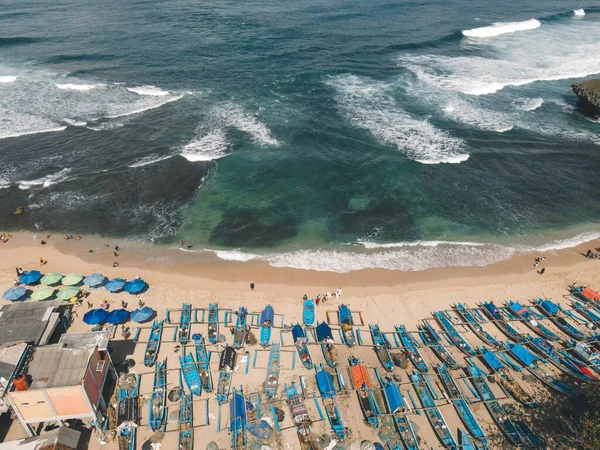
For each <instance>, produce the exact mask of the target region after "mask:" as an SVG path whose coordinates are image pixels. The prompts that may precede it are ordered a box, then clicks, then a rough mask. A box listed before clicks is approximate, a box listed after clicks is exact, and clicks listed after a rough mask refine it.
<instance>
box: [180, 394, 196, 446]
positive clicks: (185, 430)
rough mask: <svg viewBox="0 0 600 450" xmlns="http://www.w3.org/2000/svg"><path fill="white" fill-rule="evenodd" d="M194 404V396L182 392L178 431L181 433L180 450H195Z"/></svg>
mask: <svg viewBox="0 0 600 450" xmlns="http://www.w3.org/2000/svg"><path fill="white" fill-rule="evenodd" d="M193 417H194V406H193V403H192V396H191V395H188V394H186V393H185V392H184V391H183V390H182V392H181V399H180V400H179V420H178V421H177V432H178V433H179V450H193V448H194V425H193Z"/></svg>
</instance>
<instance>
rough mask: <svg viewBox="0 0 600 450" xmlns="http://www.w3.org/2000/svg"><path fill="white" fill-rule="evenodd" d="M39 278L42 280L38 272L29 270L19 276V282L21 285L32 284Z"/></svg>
mask: <svg viewBox="0 0 600 450" xmlns="http://www.w3.org/2000/svg"><path fill="white" fill-rule="evenodd" d="M40 278H42V274H41V273H40V271H39V270H30V271H29V272H25V273H24V274H23V275H21V278H19V281H20V282H21V284H33V283H35V282H36V281H38V280H39V279H40Z"/></svg>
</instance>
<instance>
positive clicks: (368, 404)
mask: <svg viewBox="0 0 600 450" xmlns="http://www.w3.org/2000/svg"><path fill="white" fill-rule="evenodd" d="M348 361H349V363H350V372H351V373H352V382H353V383H354V388H355V389H356V393H357V395H358V402H359V403H360V408H361V409H362V412H363V414H364V416H365V421H366V423H367V424H368V425H369V426H371V427H373V428H375V429H378V428H379V425H380V423H381V409H380V408H379V405H378V404H377V400H376V399H375V393H374V392H373V389H372V388H371V380H369V374H368V373H367V369H366V368H365V366H363V365H362V364H361V363H360V360H359V359H358V358H355V357H354V356H351V357H350V358H349V359H348Z"/></svg>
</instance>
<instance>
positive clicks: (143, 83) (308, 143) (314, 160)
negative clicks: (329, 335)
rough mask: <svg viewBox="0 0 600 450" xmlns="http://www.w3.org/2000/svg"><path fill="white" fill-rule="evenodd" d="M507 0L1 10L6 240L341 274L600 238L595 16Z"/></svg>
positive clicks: (53, 5)
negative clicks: (591, 85)
mask: <svg viewBox="0 0 600 450" xmlns="http://www.w3.org/2000/svg"><path fill="white" fill-rule="evenodd" d="M521 3H523V4H517V3H514V2H513V3H511V4H510V5H508V6H507V5H506V4H503V3H498V2H493V1H481V2H465V1H459V0H430V1H419V2H414V1H389V0H388V1H380V0H374V1H371V2H362V1H360V2H359V1H352V0H351V1H345V2H331V1H330V2H325V1H317V0H313V1H310V0H309V1H306V2H299V3H298V2H289V1H277V2H275V1H267V0H250V1H246V2H233V1H210V0H207V1H205V2H196V1H191V0H173V1H170V2H158V1H144V2H140V1H137V2H136V1H133V2H112V1H104V0H99V1H94V2H90V1H85V0H84V1H78V2H75V1H72V0H59V1H56V2H46V1H32V2H26V3H23V2H17V1H16V0H5V2H3V5H2V7H1V8H0V30H1V31H0V155H1V156H0V158H1V162H0V211H2V213H1V214H0V227H1V228H3V229H23V228H25V229H43V230H53V231H57V232H60V231H64V232H72V233H88V234H89V233H95V234H102V235H107V236H117V237H122V238H129V239H134V240H142V241H148V240H149V239H150V238H153V239H154V240H155V242H157V243H158V244H162V245H170V246H172V245H178V242H179V240H180V239H183V240H185V241H186V243H188V244H191V245H193V250H196V251H198V253H199V254H201V253H202V252H204V251H206V250H210V251H213V252H216V255H217V256H218V257H219V258H222V259H228V260H236V261H247V260H252V259H258V258H262V259H266V260H267V261H269V263H270V264H272V265H274V266H278V267H279V266H281V267H298V268H305V269H319V270H332V271H340V272H341V271H350V270H354V269H360V268H377V267H383V268H389V269H399V270H422V269H425V268H429V267H443V266H468V265H485V264H489V263H492V262H496V261H500V260H503V259H506V258H508V257H510V256H512V255H514V254H515V253H518V252H520V251H524V250H530V249H532V248H537V249H540V250H549V249H553V248H561V247H565V246H569V245H574V244H576V243H578V242H581V241H584V240H588V239H591V238H597V237H598V236H600V233H599V232H600V202H598V199H600V183H599V179H600V177H599V176H600V120H597V119H595V118H593V117H586V116H585V115H583V114H582V113H581V111H580V110H579V108H578V107H577V103H576V100H577V99H576V97H575V95H574V94H573V93H572V91H571V88H570V84H571V83H572V82H574V81H577V80H579V79H583V78H586V77H589V76H593V75H597V74H599V73H600V7H598V6H594V5H593V4H590V5H588V6H587V7H586V5H582V4H581V2H576V1H557V0H545V1H540V0H535V1H530V2H521ZM17 206H24V207H25V211H26V212H25V214H23V215H21V216H14V215H13V214H12V212H13V211H14V209H15V208H16V207H17Z"/></svg>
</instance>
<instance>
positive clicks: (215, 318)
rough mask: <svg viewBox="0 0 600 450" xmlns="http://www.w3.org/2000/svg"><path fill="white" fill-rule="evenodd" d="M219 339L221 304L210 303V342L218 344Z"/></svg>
mask: <svg viewBox="0 0 600 450" xmlns="http://www.w3.org/2000/svg"><path fill="white" fill-rule="evenodd" d="M218 339H219V304H218V303H210V304H209V305H208V342H210V343H211V344H216V343H217V340H218Z"/></svg>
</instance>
